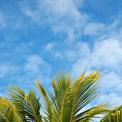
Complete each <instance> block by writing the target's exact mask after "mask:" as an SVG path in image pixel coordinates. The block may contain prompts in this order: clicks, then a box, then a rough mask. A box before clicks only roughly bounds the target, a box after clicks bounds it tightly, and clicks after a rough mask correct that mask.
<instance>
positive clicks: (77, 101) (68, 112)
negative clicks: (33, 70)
mask: <svg viewBox="0 0 122 122" xmlns="http://www.w3.org/2000/svg"><path fill="white" fill-rule="evenodd" d="M99 76H100V74H99V73H98V72H93V73H91V74H90V75H88V76H85V73H83V74H82V75H81V76H80V77H79V78H78V79H76V80H74V81H72V80H71V77H70V76H69V75H64V74H61V75H59V76H58V77H57V78H56V80H52V82H51V83H52V87H53V93H47V92H46V90H45V89H44V88H43V87H42V85H41V84H40V83H39V82H38V81H36V85H37V87H38V89H39V90H40V92H41V95H42V96H43V97H44V100H45V113H46V117H45V121H46V122H89V121H90V120H91V119H93V118H94V117H96V115H99V114H101V113H104V112H107V111H108V110H107V109H106V106H105V105H98V106H95V107H92V108H90V109H88V110H85V111H82V109H83V108H84V107H85V106H86V105H88V104H89V103H91V102H92V101H93V100H94V99H95V98H96V96H97V91H96V90H97V87H96V81H97V80H98V78H99Z"/></svg>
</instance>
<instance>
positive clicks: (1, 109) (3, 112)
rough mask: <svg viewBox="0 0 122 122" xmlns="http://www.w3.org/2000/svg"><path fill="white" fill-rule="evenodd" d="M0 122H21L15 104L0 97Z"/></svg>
mask: <svg viewBox="0 0 122 122" xmlns="http://www.w3.org/2000/svg"><path fill="white" fill-rule="evenodd" d="M0 122H22V119H21V117H20V116H19V114H18V113H17V110H16V108H15V106H13V105H12V103H11V102H10V101H9V100H7V99H5V98H0Z"/></svg>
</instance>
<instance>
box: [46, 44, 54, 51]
mask: <svg viewBox="0 0 122 122" xmlns="http://www.w3.org/2000/svg"><path fill="white" fill-rule="evenodd" d="M53 48H54V44H53V43H47V44H46V46H45V50H46V51H50V50H52V49H53Z"/></svg>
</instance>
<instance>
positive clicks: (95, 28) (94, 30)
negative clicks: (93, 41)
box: [84, 22, 105, 36]
mask: <svg viewBox="0 0 122 122" xmlns="http://www.w3.org/2000/svg"><path fill="white" fill-rule="evenodd" d="M104 29H105V25H104V24H102V23H92V22H91V23H88V24H87V25H86V27H85V28H84V35H89V36H97V35H99V34H100V33H101V32H103V31H104Z"/></svg>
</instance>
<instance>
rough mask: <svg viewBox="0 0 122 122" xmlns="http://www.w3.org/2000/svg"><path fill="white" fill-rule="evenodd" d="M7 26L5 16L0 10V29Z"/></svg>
mask: <svg viewBox="0 0 122 122" xmlns="http://www.w3.org/2000/svg"><path fill="white" fill-rule="evenodd" d="M6 26H7V21H6V17H5V15H4V13H3V12H1V11H0V30H1V29H3V28H5V27H6Z"/></svg>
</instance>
